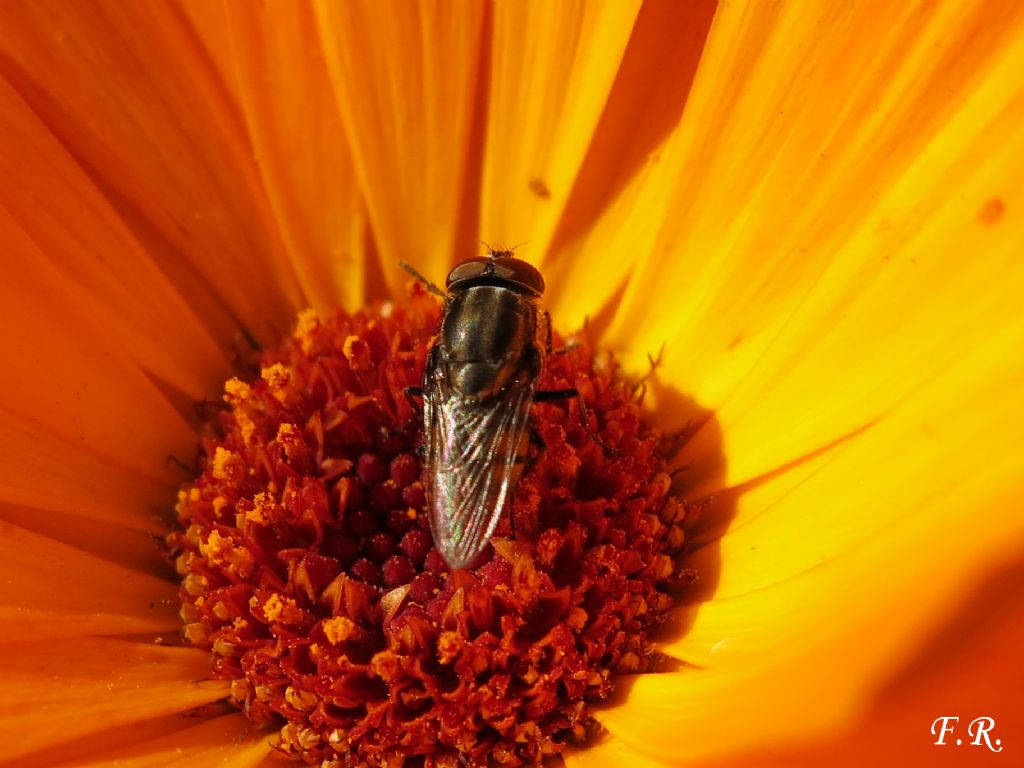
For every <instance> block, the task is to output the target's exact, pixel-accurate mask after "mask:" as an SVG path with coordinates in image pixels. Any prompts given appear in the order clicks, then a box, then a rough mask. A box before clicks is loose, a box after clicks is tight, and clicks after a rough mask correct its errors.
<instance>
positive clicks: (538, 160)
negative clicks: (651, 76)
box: [480, 0, 640, 260]
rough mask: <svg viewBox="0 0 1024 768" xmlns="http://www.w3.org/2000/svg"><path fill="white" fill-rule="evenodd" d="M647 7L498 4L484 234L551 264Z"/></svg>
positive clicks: (632, 0)
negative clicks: (559, 229) (525, 247)
mask: <svg viewBox="0 0 1024 768" xmlns="http://www.w3.org/2000/svg"><path fill="white" fill-rule="evenodd" d="M639 7H640V3H639V2H636V1H635V0H630V2H617V3H521V2H515V1H514V0H513V1H511V2H498V3H496V4H495V10H494V30H493V33H492V42H491V72H490V75H491V83H492V85H491V89H490V105H489V114H488V120H487V145H486V154H485V159H484V175H483V190H482V202H481V223H480V232H481V236H482V237H483V238H484V239H485V240H488V241H490V242H491V243H492V245H496V244H502V245H504V246H505V247H511V246H513V245H515V244H516V243H523V242H527V243H529V250H530V252H531V253H532V254H534V259H535V260H539V259H541V258H543V256H544V254H545V252H546V251H547V247H548V242H549V241H550V239H551V236H552V233H553V232H554V228H555V224H556V223H557V222H558V218H559V216H560V215H561V213H562V209H563V208H564V207H565V201H566V198H567V197H568V196H569V191H570V189H571V188H572V182H573V179H574V178H575V177H576V174H577V172H578V171H579V168H580V165H581V163H582V162H583V156H584V154H585V153H586V151H587V147H588V146H590V140H591V138H592V137H593V134H594V126H595V125H596V124H597V121H598V118H599V117H600V116H601V111H602V109H603V108H604V106H605V103H606V101H607V99H608V91H609V90H610V89H611V85H612V81H613V79H614V78H615V73H616V71H617V70H618V67H619V62H620V59H621V56H622V52H623V50H624V49H625V47H626V42H627V41H628V40H629V35H630V31H631V30H632V29H633V22H634V21H635V20H636V15H637V11H638V9H639Z"/></svg>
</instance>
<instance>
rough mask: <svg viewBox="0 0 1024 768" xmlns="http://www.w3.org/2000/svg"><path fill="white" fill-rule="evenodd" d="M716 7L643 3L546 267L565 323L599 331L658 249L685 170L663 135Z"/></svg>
mask: <svg viewBox="0 0 1024 768" xmlns="http://www.w3.org/2000/svg"><path fill="white" fill-rule="evenodd" d="M717 5H718V3H716V2H714V0H693V1H691V2H687V3H679V2H676V0H647V1H645V2H644V4H643V5H642V6H641V7H640V12H639V14H638V15H637V18H636V23H635V24H634V26H633V31H632V34H631V35H630V38H629V44H628V45H627V47H626V51H625V53H624V55H623V57H622V64H621V66H620V68H619V71H618V73H617V74H616V77H615V82H614V84H613V86H612V89H611V92H610V93H609V95H608V102H607V104H606V106H605V108H604V112H603V114H602V115H601V119H600V122H599V123H598V125H597V128H596V130H595V132H594V137H593V140H592V142H591V143H590V146H589V149H588V150H587V154H586V157H585V159H584V162H583V165H582V166H581V168H580V171H579V174H578V176H577V177H576V180H575V181H574V183H573V189H572V194H571V196H570V198H569V200H568V202H567V205H566V207H565V210H564V212H563V215H562V219H561V220H560V221H559V223H558V229H557V231H556V233H555V237H554V241H553V242H552V245H551V256H550V258H549V259H548V260H547V261H546V262H545V265H544V275H545V277H546V278H548V286H549V291H548V294H547V297H548V304H549V307H550V309H551V313H552V315H553V316H554V317H556V318H558V320H559V322H560V323H564V325H563V327H567V328H576V327H579V326H580V325H582V324H583V322H584V320H589V321H590V323H591V327H592V328H593V329H594V330H595V331H596V332H598V333H599V332H601V331H602V330H603V328H604V325H605V324H606V323H607V320H608V318H607V317H605V312H609V311H611V310H614V309H615V307H616V305H617V302H618V299H619V294H620V293H621V287H622V286H623V285H624V283H625V281H626V279H627V278H628V276H629V275H630V274H631V272H632V270H633V269H634V268H635V266H636V264H637V263H638V262H639V261H640V259H641V257H642V256H643V255H644V254H645V253H647V252H648V251H650V249H651V248H653V246H654V241H655V238H656V236H657V233H658V230H659V227H660V224H661V221H662V220H663V218H664V216H665V210H666V208H667V206H668V204H669V200H670V195H671V193H672V191H673V190H674V189H675V188H676V186H677V185H678V183H679V177H680V175H681V174H685V173H687V172H688V169H687V168H685V167H684V166H683V165H682V161H681V158H680V157H679V155H681V142H680V141H675V142H669V143H667V142H666V137H668V136H670V135H671V134H672V133H673V131H675V129H676V126H677V124H678V123H679V119H680V117H681V115H682V114H683V108H684V106H685V105H686V104H687V102H688V95H689V93H690V86H691V84H692V82H693V79H694V75H695V72H696V70H697V65H698V62H699V61H700V60H701V54H702V52H703V49H704V42H705V39H706V38H707V35H708V30H709V28H710V26H711V20H712V17H713V16H714V13H715V8H716V6H717ZM666 144H667V145H666ZM675 309H676V308H675V307H672V308H671V310H672V311H675ZM652 351H656V350H652Z"/></svg>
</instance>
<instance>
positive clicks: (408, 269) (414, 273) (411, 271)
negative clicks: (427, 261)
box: [398, 261, 448, 299]
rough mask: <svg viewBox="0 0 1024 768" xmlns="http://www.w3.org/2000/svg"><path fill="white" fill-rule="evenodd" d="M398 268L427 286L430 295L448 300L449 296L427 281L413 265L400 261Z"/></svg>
mask: <svg viewBox="0 0 1024 768" xmlns="http://www.w3.org/2000/svg"><path fill="white" fill-rule="evenodd" d="M398 266H400V267H401V268H402V269H404V270H405V271H406V272H408V273H409V274H410V275H412V276H413V277H415V278H416V279H417V280H418V281H419V282H421V283H423V285H425V286H426V287H427V291H429V292H430V293H432V294H434V295H435V296H440V297H441V298H442V299H446V298H448V294H447V293H445V292H444V291H442V290H441V289H440V288H438V287H437V286H436V285H434V283H433V282H431V281H430V280H427V278H425V277H424V276H423V275H421V274H420V273H419V272H417V271H416V268H415V267H414V266H413V265H412V264H409V263H407V262H404V261H399V262H398Z"/></svg>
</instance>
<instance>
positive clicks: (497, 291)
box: [438, 285, 542, 399]
mask: <svg viewBox="0 0 1024 768" xmlns="http://www.w3.org/2000/svg"><path fill="white" fill-rule="evenodd" d="M541 314H542V313H541V312H540V310H539V309H538V306H537V302H536V299H535V298H534V297H532V296H530V295H527V294H524V293H522V292H520V291H517V290H514V289H512V288H509V287H506V286H503V285H475V286H471V287H468V288H466V289H464V290H461V291H458V292H456V293H453V294H452V295H451V296H450V297H449V299H448V302H447V304H446V307H445V314H444V321H443V322H442V324H441V333H440V337H439V339H438V346H439V349H440V358H441V360H440V362H441V364H442V365H443V366H444V368H445V375H446V376H447V378H448V383H449V385H450V386H451V387H452V389H453V390H455V391H456V392H458V393H459V394H460V395H462V396H465V397H471V398H479V399H486V398H488V397H493V396H496V395H497V394H499V393H500V392H501V391H502V390H504V389H505V388H506V387H508V386H509V385H510V384H511V383H513V382H515V381H517V380H520V381H521V380H522V379H523V378H524V377H526V378H531V377H536V376H537V375H539V373H540V365H541V362H542V351H541V349H540V348H539V347H538V345H537V331H538V316H539V315H541Z"/></svg>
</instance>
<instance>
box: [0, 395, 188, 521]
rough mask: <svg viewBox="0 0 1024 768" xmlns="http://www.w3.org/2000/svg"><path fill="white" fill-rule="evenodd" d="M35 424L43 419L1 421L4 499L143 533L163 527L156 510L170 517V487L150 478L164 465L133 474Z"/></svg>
mask: <svg viewBox="0 0 1024 768" xmlns="http://www.w3.org/2000/svg"><path fill="white" fill-rule="evenodd" d="M33 421H38V416H37V417H35V418H34V419H33V417H32V416H30V415H26V416H24V417H16V416H14V415H11V414H9V413H8V414H5V415H4V417H3V418H2V419H0V500H2V501H4V502H8V503H10V504H14V505H20V506H25V507H31V508H34V509H37V510H46V511H50V510H60V511H64V512H69V513H73V514H75V515H78V516H81V517H82V518H83V519H89V520H103V521H106V522H110V523H114V524H117V525H123V526H126V527H129V528H133V529H136V530H143V531H151V530H154V528H155V526H157V525H158V523H157V522H156V521H155V520H154V511H155V510H159V509H161V508H163V509H165V510H166V512H167V513H168V514H170V511H171V509H170V500H171V499H172V491H171V488H170V486H169V485H168V483H167V482H161V481H160V480H157V479H153V478H152V477H149V476H148V475H149V473H150V472H152V471H153V470H154V469H162V467H161V466H159V465H158V466H157V467H144V468H142V469H141V470H140V471H132V470H130V469H129V468H127V467H125V466H120V465H118V464H116V463H115V462H113V461H111V460H110V459H108V458H105V457H104V456H102V455H101V454H100V453H98V452H97V451H95V450H91V449H90V447H89V446H88V444H86V443H85V442H84V441H83V440H81V439H80V438H79V437H76V436H74V435H71V436H69V437H68V438H66V439H65V438H60V437H57V436H56V435H54V434H52V433H49V432H46V431H45V430H42V429H40V427H39V424H38V423H33ZM181 445H187V443H182V444H181ZM127 448H128V449H129V450H130V448H131V446H127ZM183 455H186V454H183ZM157 460H159V459H157Z"/></svg>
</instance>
